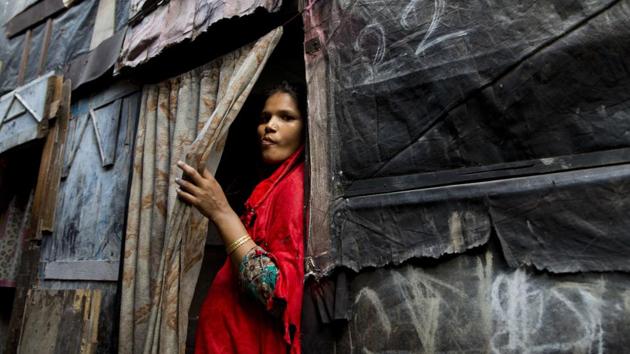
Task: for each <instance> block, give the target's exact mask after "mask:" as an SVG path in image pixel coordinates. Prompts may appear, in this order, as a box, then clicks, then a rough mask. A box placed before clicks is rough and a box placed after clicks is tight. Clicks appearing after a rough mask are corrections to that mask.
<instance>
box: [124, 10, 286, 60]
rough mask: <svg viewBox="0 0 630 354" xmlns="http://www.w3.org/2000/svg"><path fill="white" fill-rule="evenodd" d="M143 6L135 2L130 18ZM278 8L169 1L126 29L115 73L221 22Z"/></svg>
mask: <svg viewBox="0 0 630 354" xmlns="http://www.w3.org/2000/svg"><path fill="white" fill-rule="evenodd" d="M145 2H146V1H143V0H140V1H137V0H134V1H133V2H132V5H133V6H134V8H133V9H132V10H131V11H132V14H134V13H135V11H138V7H139V6H140V7H141V5H143V4H144V3H145ZM281 4H282V2H281V0H237V1H222V0H181V1H170V2H168V3H166V4H164V5H162V6H160V7H158V8H157V9H155V10H154V11H153V12H151V13H150V14H149V15H147V16H146V17H144V18H143V19H142V20H141V22H139V23H138V24H136V25H134V26H132V27H130V28H129V30H128V31H127V36H126V38H125V43H124V44H123V50H122V53H121V54H120V59H119V66H118V69H120V68H122V67H125V66H129V67H134V66H137V65H139V64H141V63H143V62H145V61H147V60H149V59H151V58H153V57H155V56H156V55H158V54H159V53H160V52H162V50H164V49H165V48H167V47H169V46H171V45H173V44H176V43H179V42H182V41H183V40H185V39H191V38H195V37H196V36H197V35H199V34H200V33H202V32H205V31H206V30H207V29H208V27H210V25H212V24H213V23H216V22H217V21H219V20H221V19H227V18H231V17H235V16H245V15H249V14H252V13H253V12H254V11H255V10H256V9H259V8H264V9H266V10H267V11H269V12H274V11H276V10H279V9H280V6H281Z"/></svg>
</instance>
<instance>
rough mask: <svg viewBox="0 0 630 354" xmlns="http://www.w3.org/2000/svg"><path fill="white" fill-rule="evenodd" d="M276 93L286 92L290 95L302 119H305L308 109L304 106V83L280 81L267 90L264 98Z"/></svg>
mask: <svg viewBox="0 0 630 354" xmlns="http://www.w3.org/2000/svg"><path fill="white" fill-rule="evenodd" d="M276 93H286V94H288V95H289V96H291V98H293V99H294V100H295V102H297V105H298V109H299V110H300V115H302V119H303V120H306V116H307V115H308V109H307V106H306V89H305V88H304V85H297V84H290V83H288V82H286V81H282V82H281V83H279V84H277V85H275V86H273V87H272V88H271V89H270V90H269V91H267V96H266V98H269V97H271V96H272V95H274V94H276Z"/></svg>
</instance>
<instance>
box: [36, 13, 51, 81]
mask: <svg viewBox="0 0 630 354" xmlns="http://www.w3.org/2000/svg"><path fill="white" fill-rule="evenodd" d="M52 25H53V21H52V18H49V19H48V20H47V21H46V29H45V30H44V31H45V32H44V43H43V44H42V51H41V53H40V56H39V64H38V69H37V76H41V75H42V74H44V71H45V70H46V59H47V58H48V47H49V46H50V36H51V34H52Z"/></svg>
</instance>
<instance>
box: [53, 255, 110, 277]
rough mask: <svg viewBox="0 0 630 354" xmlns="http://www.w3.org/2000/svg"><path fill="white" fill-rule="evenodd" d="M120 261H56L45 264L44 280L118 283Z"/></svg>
mask: <svg viewBox="0 0 630 354" xmlns="http://www.w3.org/2000/svg"><path fill="white" fill-rule="evenodd" d="M119 268H120V261H118V260H115V261H58V262H50V263H46V266H45V268H44V279H46V280H52V279H54V280H91V281H118V273H119Z"/></svg>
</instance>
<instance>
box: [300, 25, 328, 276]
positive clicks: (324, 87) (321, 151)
mask: <svg viewBox="0 0 630 354" xmlns="http://www.w3.org/2000/svg"><path fill="white" fill-rule="evenodd" d="M308 21H309V17H307V16H305V25H307V24H308ZM304 40H305V43H309V42H310V43H313V42H314V41H317V42H321V43H323V38H320V32H319V31H317V30H316V29H314V30H312V31H310V32H309V33H307V34H305V38H304ZM319 49H321V46H320V48H319ZM305 61H306V75H307V80H306V81H307V88H308V117H309V118H308V152H309V156H308V159H307V169H306V170H307V173H308V178H307V179H306V181H307V182H306V183H307V185H306V188H305V190H306V192H307V194H308V195H307V199H306V200H308V205H307V208H308V209H307V212H306V217H307V223H306V225H307V242H306V257H305V262H306V264H305V267H306V268H305V273H306V276H307V277H309V276H319V275H322V274H323V273H325V272H327V270H328V268H329V267H330V266H332V263H331V262H330V261H329V258H328V251H329V249H330V234H331V232H330V231H331V230H330V225H331V218H330V210H331V202H332V193H331V184H330V151H329V141H330V138H329V136H330V135H329V120H328V106H329V105H330V103H329V101H330V99H331V97H330V94H329V92H330V90H329V89H328V81H327V80H328V73H327V59H326V56H325V55H324V51H323V50H319V51H311V52H310V53H305Z"/></svg>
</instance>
